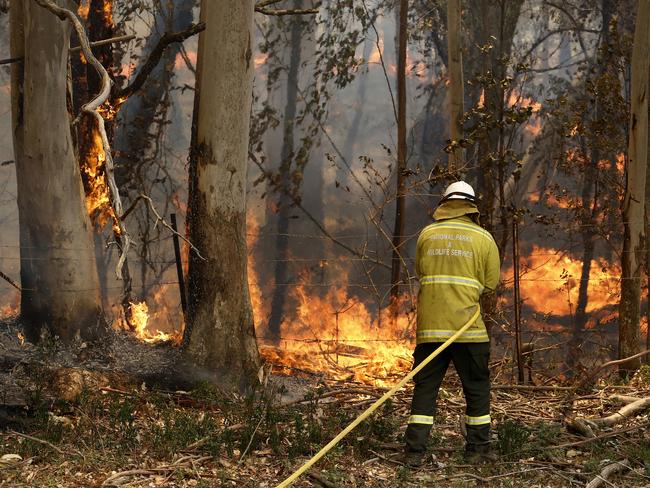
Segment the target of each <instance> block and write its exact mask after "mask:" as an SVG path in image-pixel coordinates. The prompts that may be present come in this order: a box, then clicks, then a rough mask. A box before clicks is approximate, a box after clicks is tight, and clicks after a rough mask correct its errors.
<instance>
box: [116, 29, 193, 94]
mask: <svg viewBox="0 0 650 488" xmlns="http://www.w3.org/2000/svg"><path fill="white" fill-rule="evenodd" d="M203 30H205V23H204V22H200V23H198V24H192V25H191V26H189V27H188V28H187V29H185V30H182V31H179V32H168V33H166V34H164V35H163V36H162V37H161V38H160V40H159V41H158V44H156V47H154V48H153V50H152V51H151V54H150V55H149V58H148V59H147V61H145V63H144V64H143V65H142V68H140V70H139V71H138V74H137V75H136V77H135V79H134V80H133V82H132V83H131V84H129V85H127V86H125V87H124V88H121V89H117V90H115V91H114V93H113V98H114V99H118V98H128V97H129V96H131V95H132V94H133V93H134V92H136V91H138V90H139V89H140V88H142V85H144V82H145V81H147V78H148V77H149V75H150V74H151V72H152V71H153V69H154V68H155V67H156V65H157V64H158V63H159V62H160V58H161V57H162V55H163V53H164V52H165V49H166V48H167V46H169V45H170V44H172V43H175V42H183V41H184V40H185V39H187V38H189V37H192V36H193V35H195V34H198V33H199V32H201V31H203Z"/></svg>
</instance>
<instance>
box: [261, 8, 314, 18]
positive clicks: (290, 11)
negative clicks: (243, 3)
mask: <svg viewBox="0 0 650 488" xmlns="http://www.w3.org/2000/svg"><path fill="white" fill-rule="evenodd" d="M255 12H258V13H260V14H263V15H274V16H277V17H281V16H284V15H313V14H317V13H318V9H317V8H306V9H265V8H259V7H255Z"/></svg>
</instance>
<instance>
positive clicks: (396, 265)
mask: <svg viewBox="0 0 650 488" xmlns="http://www.w3.org/2000/svg"><path fill="white" fill-rule="evenodd" d="M407 27H408V0H400V3H399V32H398V38H399V42H398V44H399V46H398V56H397V171H396V173H397V193H396V202H395V226H394V229H393V260H392V267H391V280H390V282H391V290H390V295H391V299H392V301H393V303H395V301H396V300H397V297H398V296H399V283H400V277H401V269H402V257H401V255H400V253H401V250H402V249H401V248H402V242H403V240H404V221H405V210H406V205H405V203H406V175H405V171H406V45H407V40H408V39H407V36H408V32H407Z"/></svg>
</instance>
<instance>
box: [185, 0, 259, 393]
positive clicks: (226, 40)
mask: <svg viewBox="0 0 650 488" xmlns="http://www.w3.org/2000/svg"><path fill="white" fill-rule="evenodd" d="M253 7H254V5H253V2H252V0H216V1H215V0H204V1H203V2H202V4H201V17H202V20H204V21H205V22H206V25H207V28H206V30H205V31H204V32H202V33H201V35H200V39H199V52H198V57H199V61H198V63H197V64H198V66H197V91H196V96H197V97H198V102H197V104H196V108H197V109H198V113H197V114H196V138H195V140H196V144H197V145H196V147H194V148H192V153H193V158H192V160H191V161H190V197H189V208H190V211H189V233H190V239H191V240H192V242H193V243H194V244H195V245H196V246H197V247H198V248H199V249H200V251H201V253H202V254H203V255H204V256H205V257H206V261H204V260H202V259H200V257H199V256H197V255H196V253H191V254H190V263H189V298H190V301H189V311H188V312H189V314H188V315H189V317H188V320H189V322H190V327H189V328H188V330H187V334H189V335H188V337H187V338H186V340H187V348H186V352H187V354H188V356H189V357H190V358H191V359H192V360H193V362H194V363H195V364H197V365H200V366H202V367H204V368H206V370H207V371H208V374H209V375H210V376H212V377H214V379H218V378H219V377H220V378H219V379H220V380H221V382H223V383H225V384H230V385H232V386H239V388H240V389H243V388H246V387H247V386H250V385H251V384H252V382H253V379H254V378H255V375H256V373H257V370H258V367H259V355H258V351H257V344H256V340H255V328H254V326H253V315H252V310H251V302H250V296H249V291H248V278H247V269H246V258H247V252H246V235H245V232H246V168H247V162H248V141H249V124H250V110H251V103H252V88H253V60H252V50H251V41H252V39H253Z"/></svg>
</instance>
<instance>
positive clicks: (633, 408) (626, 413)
mask: <svg viewBox="0 0 650 488" xmlns="http://www.w3.org/2000/svg"><path fill="white" fill-rule="evenodd" d="M649 407H650V398H641V399H640V400H636V401H635V402H632V403H628V404H627V405H625V406H624V407H623V408H621V409H620V410H619V411H618V412H616V413H613V414H612V415H609V416H607V417H603V418H599V419H587V420H588V421H590V422H593V423H594V424H596V425H597V426H599V427H611V426H612V425H616V424H617V423H619V422H620V421H621V420H624V419H626V418H628V417H631V416H632V415H634V414H636V413H638V412H642V411H643V410H645V409H647V408H649Z"/></svg>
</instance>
